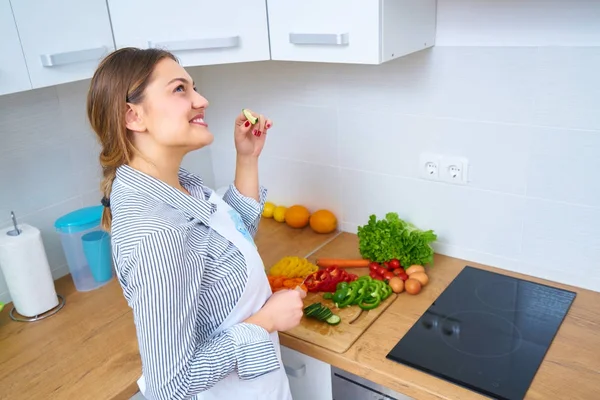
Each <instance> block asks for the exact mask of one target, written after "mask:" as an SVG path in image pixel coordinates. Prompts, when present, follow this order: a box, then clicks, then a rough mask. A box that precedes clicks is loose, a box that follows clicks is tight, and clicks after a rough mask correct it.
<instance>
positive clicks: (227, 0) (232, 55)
mask: <svg viewBox="0 0 600 400" xmlns="http://www.w3.org/2000/svg"><path fill="white" fill-rule="evenodd" d="M108 7H109V9H110V15H111V20H112V26H113V32H114V36H115V43H116V45H117V48H122V47H128V46H133V47H138V48H142V49H146V48H161V49H166V50H169V51H171V52H172V53H173V54H175V56H176V57H177V58H178V59H179V60H180V62H181V64H182V65H183V66H195V65H212V64H227V63H236V62H245V61H261V60H268V59H269V57H270V54H269V33H268V26H267V10H266V3H265V0H170V1H164V0H108Z"/></svg>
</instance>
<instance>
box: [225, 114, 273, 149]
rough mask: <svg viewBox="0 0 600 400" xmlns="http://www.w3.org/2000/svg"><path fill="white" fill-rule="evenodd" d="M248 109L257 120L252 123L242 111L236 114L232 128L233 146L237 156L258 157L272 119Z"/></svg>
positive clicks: (271, 125)
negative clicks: (233, 128)
mask: <svg viewBox="0 0 600 400" xmlns="http://www.w3.org/2000/svg"><path fill="white" fill-rule="evenodd" d="M248 111H249V112H250V113H251V114H252V115H253V116H254V117H256V118H258V120H257V121H256V123H255V124H252V123H251V122H250V121H248V119H247V118H246V116H245V115H244V113H243V112H241V113H240V115H238V116H237V118H236V119H235V130H234V140H235V148H236V150H237V153H238V155H239V156H253V157H258V156H259V155H260V153H261V151H262V149H263V147H264V145H265V140H266V137H267V131H268V130H269V129H271V128H272V127H273V121H271V120H270V119H268V118H266V117H265V116H264V115H262V114H256V113H254V112H252V111H250V110H248Z"/></svg>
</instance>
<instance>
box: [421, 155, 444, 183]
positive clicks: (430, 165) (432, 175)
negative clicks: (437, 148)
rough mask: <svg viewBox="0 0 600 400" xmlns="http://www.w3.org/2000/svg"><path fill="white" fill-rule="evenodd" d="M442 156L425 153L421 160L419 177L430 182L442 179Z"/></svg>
mask: <svg viewBox="0 0 600 400" xmlns="http://www.w3.org/2000/svg"><path fill="white" fill-rule="evenodd" d="M440 160H441V156H440V155H438V154H433V153H423V154H421V157H420V158H419V176H420V177H421V178H423V179H427V180H430V181H438V180H439V179H440Z"/></svg>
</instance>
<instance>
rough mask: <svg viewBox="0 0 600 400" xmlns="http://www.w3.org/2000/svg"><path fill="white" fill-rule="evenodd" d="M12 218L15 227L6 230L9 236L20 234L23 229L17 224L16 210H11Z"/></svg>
mask: <svg viewBox="0 0 600 400" xmlns="http://www.w3.org/2000/svg"><path fill="white" fill-rule="evenodd" d="M10 218H11V219H12V222H13V225H14V227H15V229H13V230H10V231H8V232H6V234H7V235H8V236H19V235H20V234H21V232H22V231H21V230H20V229H19V227H18V226H17V217H15V213H14V211H11V212H10Z"/></svg>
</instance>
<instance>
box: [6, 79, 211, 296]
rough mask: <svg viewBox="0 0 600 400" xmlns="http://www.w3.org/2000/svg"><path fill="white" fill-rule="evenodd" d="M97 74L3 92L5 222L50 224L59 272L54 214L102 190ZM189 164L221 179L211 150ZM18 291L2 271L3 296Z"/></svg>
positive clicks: (49, 248)
mask: <svg viewBox="0 0 600 400" xmlns="http://www.w3.org/2000/svg"><path fill="white" fill-rule="evenodd" d="M88 86H89V80H85V81H80V82H74V83H70V84H65V85H60V86H55V87H49V88H44V89H38V90H33V91H27V92H22V93H15V94H11V95H5V96H0V193H1V194H0V227H6V226H10V225H11V222H10V212H11V211H14V212H15V214H16V216H17V219H18V220H19V222H25V223H28V224H31V225H33V226H35V227H37V228H39V229H40V230H41V231H42V240H43V242H44V246H45V249H46V254H47V255H48V261H49V263H50V267H51V268H52V273H53V276H54V278H55V279H56V278H59V277H61V276H64V275H65V274H67V273H68V267H67V265H66V260H65V256H64V253H63V250H62V247H61V244H60V239H59V237H58V234H57V233H56V232H55V231H54V227H53V225H54V221H55V220H56V219H57V218H58V217H60V216H62V215H64V214H66V213H68V212H71V211H73V210H76V209H78V208H80V207H84V206H89V205H96V204H99V202H100V199H101V198H102V195H101V194H100V191H99V190H98V189H99V185H100V179H101V173H100V165H99V163H98V156H99V152H100V147H99V146H98V144H97V142H96V137H95V135H94V134H93V132H92V131H91V129H90V128H89V124H88V122H87V118H86V113H85V100H86V93H87V89H88ZM184 166H185V167H187V168H190V169H191V170H193V171H196V172H198V173H199V174H200V175H202V176H203V177H204V178H205V181H206V182H207V183H208V184H210V185H212V184H213V173H212V166H211V161H210V154H209V152H208V150H203V151H201V152H198V153H195V154H191V155H189V156H188V157H187V158H186V160H185V165H184ZM9 301H10V296H9V293H8V290H7V287H6V283H5V281H4V277H3V275H2V274H1V273H0V302H4V303H6V302H9Z"/></svg>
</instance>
